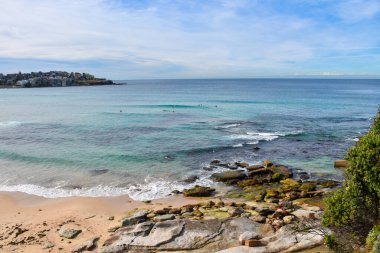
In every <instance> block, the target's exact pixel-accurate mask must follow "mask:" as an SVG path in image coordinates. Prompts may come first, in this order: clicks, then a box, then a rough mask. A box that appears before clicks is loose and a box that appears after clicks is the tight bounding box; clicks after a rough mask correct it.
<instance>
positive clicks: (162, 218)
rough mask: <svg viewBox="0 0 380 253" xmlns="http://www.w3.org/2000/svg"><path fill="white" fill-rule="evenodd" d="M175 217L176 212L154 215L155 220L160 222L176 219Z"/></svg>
mask: <svg viewBox="0 0 380 253" xmlns="http://www.w3.org/2000/svg"><path fill="white" fill-rule="evenodd" d="M174 218H175V215H174V214H164V215H160V216H156V217H154V218H153V221H155V222H160V221H166V220H174Z"/></svg>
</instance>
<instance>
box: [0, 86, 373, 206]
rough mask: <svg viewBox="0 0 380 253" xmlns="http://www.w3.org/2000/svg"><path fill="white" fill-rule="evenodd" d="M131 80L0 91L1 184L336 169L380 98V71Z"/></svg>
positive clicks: (123, 185) (99, 183) (168, 180)
mask: <svg viewBox="0 0 380 253" xmlns="http://www.w3.org/2000/svg"><path fill="white" fill-rule="evenodd" d="M127 83H128V84H127V85H119V86H97V87H64V88H39V89H3V90H0V105H1V113H0V172H1V177H0V190H7V191H24V192H28V193H33V194H38V195H43V196H48V197H59V196H72V195H86V196H109V195H120V194H129V195H130V196H131V197H132V198H135V199H152V198H158V197H164V196H166V195H167V194H170V192H171V191H172V190H174V189H179V190H181V189H183V188H185V187H188V186H189V185H188V184H186V183H183V182H181V180H183V179H184V178H186V177H188V176H189V175H198V176H199V177H200V179H199V180H198V181H197V182H195V183H196V184H204V185H211V184H213V183H212V182H211V181H210V180H209V179H208V177H209V175H210V174H211V173H213V172H209V171H205V170H203V169H202V168H203V166H205V165H207V164H208V163H209V162H210V161H211V160H212V159H222V160H223V161H235V160H244V161H249V162H251V163H257V162H260V161H261V160H263V159H271V160H273V161H276V162H279V163H283V164H287V165H290V166H291V167H293V168H298V169H303V170H305V171H308V172H311V173H317V174H321V173H322V174H328V175H330V176H331V177H336V176H337V175H338V174H339V172H337V171H336V170H335V169H334V168H333V167H332V161H333V160H335V159H338V158H342V157H344V155H345V153H346V151H347V148H349V147H350V146H352V145H353V144H354V143H355V140H356V138H358V137H359V136H360V135H362V134H363V133H365V132H366V131H367V130H368V128H369V126H370V124H371V118H372V117H373V116H374V115H375V113H376V111H377V107H378V104H379V102H380V80H325V79H318V80H317V79H237V80H232V79H230V80H148V81H127ZM254 147H259V148H260V149H259V150H255V149H254ZM338 176H339V175H338ZM195 183H194V184H195Z"/></svg>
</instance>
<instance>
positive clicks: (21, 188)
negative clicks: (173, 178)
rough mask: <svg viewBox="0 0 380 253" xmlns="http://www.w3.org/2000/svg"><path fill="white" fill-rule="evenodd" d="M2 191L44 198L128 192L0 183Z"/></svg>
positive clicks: (106, 188) (101, 195)
mask: <svg viewBox="0 0 380 253" xmlns="http://www.w3.org/2000/svg"><path fill="white" fill-rule="evenodd" d="M0 191H3V192H24V193H27V194H33V195H37V196H41V197H45V198H63V197H111V196H120V195H125V194H128V191H127V189H124V188H118V187H112V186H105V185H99V186H95V187H90V188H80V189H79V188H76V189H62V188H59V187H52V188H47V187H44V186H39V185H33V184H21V185H0Z"/></svg>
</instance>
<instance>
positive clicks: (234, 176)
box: [211, 171, 247, 183]
mask: <svg viewBox="0 0 380 253" xmlns="http://www.w3.org/2000/svg"><path fill="white" fill-rule="evenodd" d="M246 177H247V175H246V174H244V173H243V172H241V171H224V172H220V173H214V174H212V175H211V179H212V180H214V181H215V182H225V183H237V182H238V181H240V180H242V179H244V178H246Z"/></svg>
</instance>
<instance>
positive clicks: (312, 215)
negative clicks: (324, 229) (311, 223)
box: [292, 209, 317, 220]
mask: <svg viewBox="0 0 380 253" xmlns="http://www.w3.org/2000/svg"><path fill="white" fill-rule="evenodd" d="M292 214H293V215H294V216H296V217H297V218H298V219H300V220H305V219H312V220H314V219H316V218H317V216H316V212H314V211H308V210H304V209H298V210H296V211H294V212H292Z"/></svg>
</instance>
